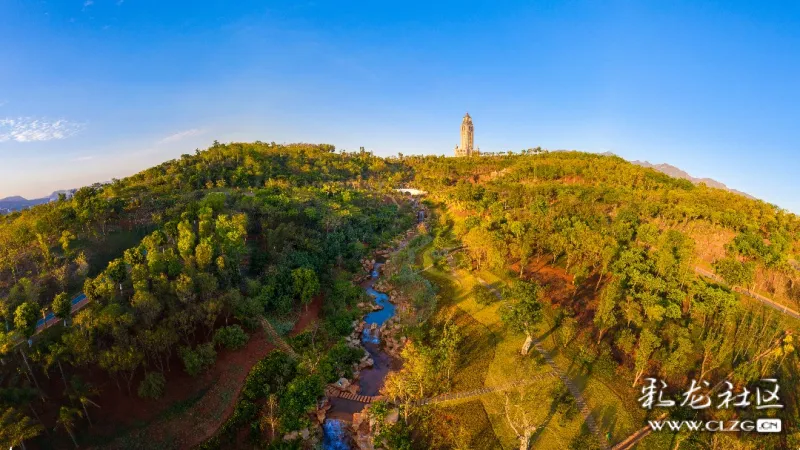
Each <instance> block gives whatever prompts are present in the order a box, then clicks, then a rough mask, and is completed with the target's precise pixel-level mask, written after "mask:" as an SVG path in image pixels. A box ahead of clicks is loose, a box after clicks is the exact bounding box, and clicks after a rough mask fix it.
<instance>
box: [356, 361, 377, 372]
mask: <svg viewBox="0 0 800 450" xmlns="http://www.w3.org/2000/svg"><path fill="white" fill-rule="evenodd" d="M373 365H375V361H373V360H372V358H367V359H365V360H362V361H361V363H360V364H359V365H358V370H363V369H366V368H367V367H372V366H373Z"/></svg>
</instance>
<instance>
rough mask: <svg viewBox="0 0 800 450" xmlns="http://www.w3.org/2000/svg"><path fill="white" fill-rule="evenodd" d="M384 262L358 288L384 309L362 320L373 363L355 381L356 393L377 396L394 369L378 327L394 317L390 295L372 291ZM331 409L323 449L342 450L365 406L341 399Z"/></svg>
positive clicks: (348, 445)
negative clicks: (362, 289)
mask: <svg viewBox="0 0 800 450" xmlns="http://www.w3.org/2000/svg"><path fill="white" fill-rule="evenodd" d="M382 265H383V263H381V262H376V263H375V266H374V267H373V268H372V273H371V277H370V279H369V280H367V281H365V282H364V283H363V284H362V285H361V287H363V288H364V290H365V291H366V292H367V294H369V296H370V297H372V298H373V299H374V300H375V303H376V304H377V305H380V306H382V307H383V309H380V310H378V311H372V312H371V313H369V314H367V316H366V317H364V321H365V322H366V323H367V326H365V327H364V331H363V333H362V334H361V343H362V344H363V346H364V348H365V349H366V350H367V353H369V355H370V357H371V358H372V360H373V361H374V364H373V366H372V367H371V368H368V369H364V370H362V371H361V375H360V377H359V379H358V387H359V389H358V393H359V394H361V395H377V394H378V392H379V391H380V389H381V387H382V386H383V381H384V379H385V378H386V375H387V374H388V373H389V371H390V370H391V369H392V368H393V367H392V364H393V361H392V358H391V357H390V356H389V355H388V354H386V352H384V351H382V350H381V348H380V336H379V335H378V333H377V328H380V326H381V325H383V323H384V322H386V321H387V320H389V319H390V318H392V317H394V314H395V306H394V305H393V304H392V303H391V302H390V301H389V296H388V295H386V294H385V293H383V292H380V291H376V290H375V289H374V287H373V286H374V285H375V282H376V281H377V280H378V277H379V276H380V269H381V266H382ZM372 324H375V328H376V331H375V332H372V331H370V330H371V328H372ZM330 402H331V409H330V410H328V413H327V416H326V417H327V418H326V419H325V422H324V423H323V424H322V431H323V440H322V448H323V449H324V450H345V449H350V448H352V447H351V436H350V430H349V426H348V423H349V422H350V421H351V420H352V419H353V413H357V412H361V410H363V409H364V407H365V406H366V405H364V404H363V403H360V402H355V401H352V400H346V399H343V398H332V399H330Z"/></svg>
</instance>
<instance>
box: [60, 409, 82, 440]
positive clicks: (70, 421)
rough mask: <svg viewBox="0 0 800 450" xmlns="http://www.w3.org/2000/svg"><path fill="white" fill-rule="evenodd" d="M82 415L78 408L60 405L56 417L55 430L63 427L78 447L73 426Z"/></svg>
mask: <svg viewBox="0 0 800 450" xmlns="http://www.w3.org/2000/svg"><path fill="white" fill-rule="evenodd" d="M81 417H82V414H81V412H80V411H79V410H77V409H75V408H69V407H67V406H62V407H61V409H59V410H58V419H56V428H55V429H56V430H58V429H59V428H63V429H64V431H66V432H67V434H68V435H69V437H70V439H72V443H73V444H75V448H78V441H77V440H76V439H75V426H76V425H77V421H78V419H80V418H81Z"/></svg>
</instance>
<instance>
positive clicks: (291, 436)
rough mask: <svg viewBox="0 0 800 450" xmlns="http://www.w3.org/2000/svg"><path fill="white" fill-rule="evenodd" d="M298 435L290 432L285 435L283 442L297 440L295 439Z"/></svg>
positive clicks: (295, 432)
mask: <svg viewBox="0 0 800 450" xmlns="http://www.w3.org/2000/svg"><path fill="white" fill-rule="evenodd" d="M299 435H300V433H298V432H297V431H292V432H291V433H286V434H285V435H284V436H283V440H284V441H293V440H295V439H297V437H298V436H299Z"/></svg>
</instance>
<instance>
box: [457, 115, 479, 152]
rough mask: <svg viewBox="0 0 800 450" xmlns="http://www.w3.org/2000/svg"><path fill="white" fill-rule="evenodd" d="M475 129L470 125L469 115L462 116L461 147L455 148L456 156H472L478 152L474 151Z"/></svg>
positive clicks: (470, 118)
mask: <svg viewBox="0 0 800 450" xmlns="http://www.w3.org/2000/svg"><path fill="white" fill-rule="evenodd" d="M474 145H475V127H474V126H473V125H472V117H470V116H469V113H467V114H465V115H464V120H462V121H461V145H457V146H456V156H473V155H477V154H478V153H479V151H477V150H475V148H474Z"/></svg>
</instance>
